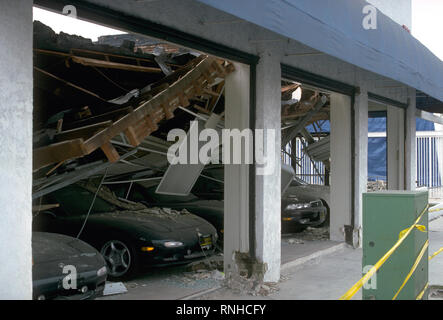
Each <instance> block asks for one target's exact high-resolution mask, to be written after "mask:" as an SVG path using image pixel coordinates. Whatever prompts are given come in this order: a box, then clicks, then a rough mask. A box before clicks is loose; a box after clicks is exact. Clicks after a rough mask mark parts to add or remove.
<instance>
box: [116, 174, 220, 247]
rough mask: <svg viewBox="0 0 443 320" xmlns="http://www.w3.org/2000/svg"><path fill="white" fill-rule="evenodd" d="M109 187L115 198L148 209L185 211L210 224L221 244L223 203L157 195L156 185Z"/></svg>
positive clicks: (125, 184) (119, 185)
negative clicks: (117, 197)
mask: <svg viewBox="0 0 443 320" xmlns="http://www.w3.org/2000/svg"><path fill="white" fill-rule="evenodd" d="M110 187H111V189H112V191H114V193H115V194H116V195H117V196H119V197H122V198H123V197H126V198H127V199H128V200H131V201H134V202H141V203H144V204H146V205H147V206H148V207H152V206H154V207H160V208H163V207H166V208H172V209H176V210H183V209H186V210H188V211H190V212H192V213H193V214H195V215H197V216H199V217H201V218H203V219H205V220H206V221H208V222H209V223H211V224H212V225H213V226H214V227H215V229H216V230H217V233H218V237H219V244H222V243H223V228H224V226H223V213H224V203H223V201H220V200H204V199H200V198H198V197H196V196H195V195H193V194H192V193H190V194H189V195H187V196H178V195H166V194H158V193H156V192H155V190H156V189H157V184H154V185H150V186H147V187H145V186H143V185H141V184H139V183H133V184H132V185H131V184H129V183H123V184H112V185H110Z"/></svg>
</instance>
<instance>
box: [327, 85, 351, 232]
mask: <svg viewBox="0 0 443 320" xmlns="http://www.w3.org/2000/svg"><path fill="white" fill-rule="evenodd" d="M351 130H352V129H351V98H350V97H348V96H345V95H342V94H338V93H333V94H331V208H330V210H331V212H330V238H331V240H334V241H344V240H345V225H351V210H352V206H351V204H352V202H351V201H352V187H351V182H352V170H351V168H352V166H351V161H352V153H351Z"/></svg>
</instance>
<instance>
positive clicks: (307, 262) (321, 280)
mask: <svg viewBox="0 0 443 320" xmlns="http://www.w3.org/2000/svg"><path fill="white" fill-rule="evenodd" d="M300 238H303V237H302V236H300V235H297V234H293V235H284V236H283V237H282V281H280V283H279V291H278V292H276V293H273V294H271V295H269V296H266V297H262V296H251V295H247V294H245V295H239V294H234V293H233V292H232V291H230V290H228V289H225V288H220V287H221V285H222V281H219V280H215V279H213V278H212V277H211V276H209V277H207V278H205V277H203V278H201V279H197V280H196V279H195V278H193V275H195V273H188V272H186V268H185V267H173V268H167V269H163V270H152V271H150V272H148V273H147V274H144V275H143V276H140V277H139V278H137V279H134V280H132V281H129V282H125V285H126V287H127V289H128V292H127V293H125V294H121V295H115V296H108V297H104V298H101V299H106V300H108V299H109V300H126V299H135V300H138V299H143V300H145V299H149V300H155V299H184V298H185V299H186V298H192V299H197V300H217V299H223V300H224V299H228V300H251V299H253V300H267V299H278V300H280V299H281V300H336V299H338V298H339V297H340V296H341V295H342V294H343V293H345V292H346V291H347V290H348V289H349V288H350V287H351V286H352V285H353V284H354V283H355V282H356V281H357V280H358V279H360V277H361V259H362V250H361V249H353V248H351V247H349V246H346V245H344V244H337V243H334V242H332V241H327V240H311V241H310V240H301V239H300ZM291 239H292V240H291ZM429 239H430V246H429V254H432V253H434V252H435V251H437V250H438V249H439V248H441V247H442V246H443V217H439V218H436V219H435V220H433V221H431V222H430V223H429ZM318 252H324V253H325V254H323V255H318V254H316V253H318ZM297 261H302V263H301V264H297V263H294V262H297ZM442 270H443V253H442V254H441V255H439V256H437V257H435V258H434V259H433V260H431V262H430V267H429V283H430V285H443V272H442ZM217 288H219V289H217ZM212 289H217V290H215V291H212V292H210V293H206V294H203V295H201V293H203V292H207V291H211V290H212ZM196 294H197V296H196ZM354 299H356V300H358V299H361V291H360V292H359V293H357V294H356V295H355V296H354Z"/></svg>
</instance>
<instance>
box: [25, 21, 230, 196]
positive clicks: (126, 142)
mask: <svg viewBox="0 0 443 320" xmlns="http://www.w3.org/2000/svg"><path fill="white" fill-rule="evenodd" d="M233 70H234V66H233V65H232V64H231V63H229V62H227V61H224V60H220V59H217V58H214V57H210V56H206V55H202V54H200V53H196V52H191V51H189V50H186V49H184V50H172V49H171V48H169V47H168V48H166V47H165V46H164V44H161V43H157V42H155V41H152V39H142V38H140V39H139V38H138V36H134V35H132V36H128V35H120V36H112V37H110V38H106V37H105V38H102V39H101V41H99V42H98V43H94V42H92V41H91V40H90V39H85V38H82V37H78V36H75V35H69V34H66V33H60V34H57V33H55V32H54V31H53V30H52V29H51V28H49V27H47V26H45V25H44V24H42V23H40V22H38V21H36V22H34V80H35V81H34V97H35V98H34V117H33V119H34V141H33V147H34V150H33V170H34V181H37V182H38V185H36V184H35V183H34V191H37V189H38V192H39V193H38V196H43V195H44V194H46V192H45V191H44V190H45V189H47V188H46V186H49V185H51V184H53V181H54V179H53V180H50V179H51V178H54V177H55V176H57V175H60V174H64V173H66V172H72V171H73V170H77V168H80V167H86V166H87V165H90V166H91V167H90V168H91V173H88V172H85V173H83V176H82V178H88V177H89V176H91V175H93V174H97V172H99V170H98V166H99V165H100V163H105V164H106V163H108V164H117V162H119V165H120V166H122V165H123V164H125V165H126V167H128V166H130V165H131V164H132V163H133V162H136V161H137V160H138V159H142V158H143V157H144V156H146V155H151V154H152V153H155V151H149V150H152V144H153V142H152V141H151V140H149V143H150V146H149V148H147V147H145V144H146V143H148V142H147V139H148V138H151V137H152V138H156V139H158V140H160V141H161V142H164V141H165V140H166V139H165V138H166V135H167V133H168V132H169V131H170V129H172V128H181V129H184V130H187V127H186V126H187V125H188V124H189V121H188V120H190V119H193V118H195V115H196V114H198V115H203V116H207V117H208V116H209V115H211V113H212V112H218V113H221V112H223V109H224V98H223V94H224V93H223V89H224V78H225V77H226V75H228V74H229V73H231V72H232V71H233ZM222 106H223V108H222ZM154 145H157V147H158V145H159V142H154ZM141 146H143V148H141ZM137 147H139V148H137ZM136 148H137V149H136ZM142 149H144V150H142ZM129 153H130V155H129ZM93 164H94V166H92V165H93ZM150 165H151V167H152V166H154V167H155V164H150ZM144 166H146V161H144V162H143V161H142V164H139V163H137V166H134V165H133V166H132V171H137V170H138V171H140V170H141V169H143V167H144ZM92 168H94V169H92ZM113 168H115V167H113ZM100 169H101V170H103V169H104V167H101V168H100ZM92 170H95V171H93V172H92ZM115 170H117V169H115ZM119 170H120V169H119ZM125 170H126V171H128V170H129V169H127V168H125ZM85 171H86V170H85ZM46 180H47V181H46ZM56 180H57V181H62V180H64V178H61V179H56ZM74 180H76V179H71V180H69V184H71V183H74V182H75V181H74ZM64 185H66V183H65V184H64ZM42 186H43V187H42ZM54 189H56V187H55V186H54V185H52V186H51V191H54Z"/></svg>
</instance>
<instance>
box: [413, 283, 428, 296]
mask: <svg viewBox="0 0 443 320" xmlns="http://www.w3.org/2000/svg"><path fill="white" fill-rule="evenodd" d="M428 286H429V282H428V283H426V285H425V287H424V288H423V290H422V291H421V292H420V293H419V294H418V296H417V298H415V300H421V299H422V298H423V295H424V294H425V291H426V289H427V288H428Z"/></svg>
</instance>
